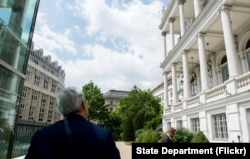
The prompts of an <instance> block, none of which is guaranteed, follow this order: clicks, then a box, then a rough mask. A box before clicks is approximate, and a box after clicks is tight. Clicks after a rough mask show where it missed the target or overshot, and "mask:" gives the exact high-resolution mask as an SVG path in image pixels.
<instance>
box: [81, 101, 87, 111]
mask: <svg viewBox="0 0 250 159" xmlns="http://www.w3.org/2000/svg"><path fill="white" fill-rule="evenodd" d="M86 107H87V103H86V102H85V101H82V108H83V110H86Z"/></svg>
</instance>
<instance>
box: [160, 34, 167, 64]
mask: <svg viewBox="0 0 250 159" xmlns="http://www.w3.org/2000/svg"><path fill="white" fill-rule="evenodd" d="M166 34H167V33H166V32H162V33H161V35H162V36H163V47H164V48H163V49H164V50H163V58H164V60H165V58H166V57H167V43H166Z"/></svg>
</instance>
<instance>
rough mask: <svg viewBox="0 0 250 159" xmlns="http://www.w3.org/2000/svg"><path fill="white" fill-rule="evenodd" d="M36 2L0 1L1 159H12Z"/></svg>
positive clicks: (37, 0) (36, 6)
mask: <svg viewBox="0 0 250 159" xmlns="http://www.w3.org/2000/svg"><path fill="white" fill-rule="evenodd" d="M38 6H39V0H29V1H26V0H18V1H17V0H1V1H0V158H2V159H5V158H11V154H12V150H13V143H14V134H15V130H16V119H17V118H16V117H17V108H18V105H19V101H20V94H21V89H22V86H23V83H24V80H25V70H26V67H27V61H28V57H29V53H30V48H31V45H32V36H33V32H34V25H35V21H36V15H37V10H38Z"/></svg>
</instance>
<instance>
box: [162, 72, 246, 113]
mask: <svg viewBox="0 0 250 159" xmlns="http://www.w3.org/2000/svg"><path fill="white" fill-rule="evenodd" d="M249 90H250V72H248V73H246V74H244V75H241V76H238V77H235V78H231V79H229V80H228V81H226V82H224V83H222V84H220V85H218V86H216V87H214V88H211V89H209V90H206V91H204V94H197V95H196V96H193V97H190V98H188V99H186V100H184V102H183V101H182V102H179V103H176V104H173V105H172V106H170V107H168V108H165V109H164V115H168V114H171V113H174V112H179V111H181V110H183V109H190V108H193V107H198V106H200V105H203V104H206V103H210V102H214V101H219V100H221V99H224V98H226V97H227V96H232V95H234V96H237V94H242V93H243V92H248V91H249ZM201 96H203V97H201ZM204 97H205V101H202V100H201V99H202V98H204ZM184 105H186V106H184Z"/></svg>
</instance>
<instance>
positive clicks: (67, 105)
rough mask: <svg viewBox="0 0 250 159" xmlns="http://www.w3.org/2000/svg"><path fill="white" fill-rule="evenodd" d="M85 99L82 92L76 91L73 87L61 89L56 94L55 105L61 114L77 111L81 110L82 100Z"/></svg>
mask: <svg viewBox="0 0 250 159" xmlns="http://www.w3.org/2000/svg"><path fill="white" fill-rule="evenodd" d="M83 101H84V102H85V101H86V99H85V97H84V95H83V93H82V92H77V91H76V89H75V88H73V87H69V88H66V89H63V90H62V91H61V92H60V93H59V94H58V96H57V107H58V109H59V111H60V112H61V113H62V115H63V116H68V115H69V114H72V113H77V112H80V111H81V110H82V102H83Z"/></svg>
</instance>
